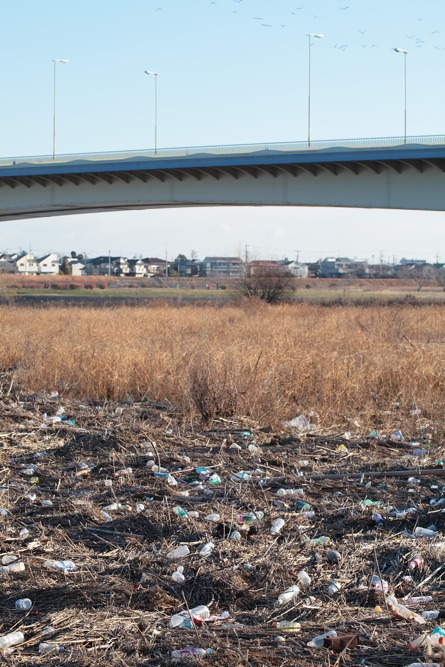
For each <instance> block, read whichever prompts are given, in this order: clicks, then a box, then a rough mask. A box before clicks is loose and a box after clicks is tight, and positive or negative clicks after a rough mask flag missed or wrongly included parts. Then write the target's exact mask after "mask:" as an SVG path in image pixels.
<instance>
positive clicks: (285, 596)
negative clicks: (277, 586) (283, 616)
mask: <svg viewBox="0 0 445 667" xmlns="http://www.w3.org/2000/svg"><path fill="white" fill-rule="evenodd" d="M299 592H300V589H299V587H298V586H297V585H296V584H293V585H292V586H289V588H286V590H285V591H283V593H281V594H280V595H279V596H278V604H287V603H288V602H290V601H291V600H293V598H295V597H297V595H298V594H299Z"/></svg>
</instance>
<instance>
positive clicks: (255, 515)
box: [237, 512, 264, 523]
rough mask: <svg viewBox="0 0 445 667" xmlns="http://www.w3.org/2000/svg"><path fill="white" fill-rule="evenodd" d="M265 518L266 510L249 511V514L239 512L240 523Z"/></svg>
mask: <svg viewBox="0 0 445 667" xmlns="http://www.w3.org/2000/svg"><path fill="white" fill-rule="evenodd" d="M263 518H264V512H249V513H248V514H238V516H237V520H238V521H239V523H249V522H251V521H261V519H263Z"/></svg>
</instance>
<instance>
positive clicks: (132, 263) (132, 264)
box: [127, 258, 147, 278]
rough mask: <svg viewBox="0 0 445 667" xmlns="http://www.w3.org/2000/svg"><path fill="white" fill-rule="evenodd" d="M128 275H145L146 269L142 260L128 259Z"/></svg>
mask: <svg viewBox="0 0 445 667" xmlns="http://www.w3.org/2000/svg"><path fill="white" fill-rule="evenodd" d="M127 264H128V275H129V276H136V277H139V278H141V277H143V276H146V275H147V269H146V268H145V264H144V260H142V259H136V258H134V259H129V260H128V262H127Z"/></svg>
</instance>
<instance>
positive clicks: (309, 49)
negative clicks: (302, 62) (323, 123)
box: [307, 32, 324, 146]
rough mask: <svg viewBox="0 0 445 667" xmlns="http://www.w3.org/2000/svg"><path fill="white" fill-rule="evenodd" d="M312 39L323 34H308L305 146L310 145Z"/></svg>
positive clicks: (319, 37) (318, 37)
mask: <svg viewBox="0 0 445 667" xmlns="http://www.w3.org/2000/svg"><path fill="white" fill-rule="evenodd" d="M312 37H315V38H316V39H321V38H322V37H324V35H323V33H321V32H319V33H310V34H308V35H307V38H308V94H307V145H308V146H310V145H311V47H312V41H311V40H312Z"/></svg>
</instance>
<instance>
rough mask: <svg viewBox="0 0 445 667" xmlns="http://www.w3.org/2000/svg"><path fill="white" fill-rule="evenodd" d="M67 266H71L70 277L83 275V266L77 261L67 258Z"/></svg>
mask: <svg viewBox="0 0 445 667" xmlns="http://www.w3.org/2000/svg"><path fill="white" fill-rule="evenodd" d="M68 262H69V265H70V266H71V275H72V276H84V275H85V264H84V263H83V262H80V261H79V260H78V259H76V258H75V257H74V258H68Z"/></svg>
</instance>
